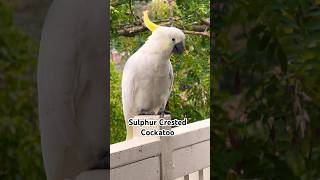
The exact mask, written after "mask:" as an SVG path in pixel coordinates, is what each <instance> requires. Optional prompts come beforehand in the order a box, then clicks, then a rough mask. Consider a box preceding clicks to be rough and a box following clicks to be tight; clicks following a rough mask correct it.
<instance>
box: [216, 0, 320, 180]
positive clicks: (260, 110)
mask: <svg viewBox="0 0 320 180" xmlns="http://www.w3.org/2000/svg"><path fill="white" fill-rule="evenodd" d="M217 7H218V8H216V9H215V10H216V11H214V12H215V13H214V22H215V29H214V32H215V33H216V34H215V43H216V44H215V54H216V55H215V57H214V58H215V60H214V62H215V65H214V70H213V71H214V76H213V78H214V85H215V92H214V101H213V104H212V107H213V113H212V115H213V118H214V119H213V120H212V128H213V132H212V133H213V145H214V146H213V154H212V156H213V157H212V158H213V173H212V174H213V177H214V178H216V179H318V178H320V141H318V137H319V132H320V122H319V119H320V111H319V109H320V103H319V102H320V101H319V98H320V94H319V82H320V73H319V72H320V71H319V69H320V64H319V62H320V50H319V49H320V43H319V42H320V41H319V32H320V26H319V23H320V9H319V7H318V6H317V5H316V4H314V3H312V2H311V1H310V2H309V1H299V0H293V1H282V0H270V1H264V0H257V1H254V2H252V1H248V0H239V1H223V3H220V5H219V6H217Z"/></svg>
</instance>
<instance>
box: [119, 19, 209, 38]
mask: <svg viewBox="0 0 320 180" xmlns="http://www.w3.org/2000/svg"><path fill="white" fill-rule="evenodd" d="M165 21H167V22H165ZM169 21H170V20H169ZM158 22H163V23H160V24H159V25H160V26H168V25H170V22H168V20H160V21H158ZM179 28H181V29H182V31H183V32H184V33H185V34H190V35H199V36H207V37H210V33H209V32H207V31H203V30H202V29H201V28H198V27H196V28H193V29H192V30H188V29H183V28H182V27H179ZM119 29H120V30H118V33H119V35H120V36H127V37H133V36H135V35H137V34H139V33H141V32H144V31H146V30H147V28H146V27H145V26H143V25H130V24H129V25H126V26H124V27H120V28H119Z"/></svg>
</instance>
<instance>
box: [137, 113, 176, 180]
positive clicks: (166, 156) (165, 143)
mask: <svg viewBox="0 0 320 180" xmlns="http://www.w3.org/2000/svg"><path fill="white" fill-rule="evenodd" d="M134 119H150V120H151V119H153V120H159V119H160V116H159V115H139V116H135V117H134ZM164 119H166V120H171V116H170V115H165V116H164ZM142 129H148V130H153V129H156V130H160V129H165V130H171V126H161V127H160V126H143V127H140V126H133V137H134V138H135V137H145V136H142V135H141V130H142ZM160 141H161V164H160V169H161V180H173V160H172V152H173V150H172V138H171V137H170V136H161V137H160Z"/></svg>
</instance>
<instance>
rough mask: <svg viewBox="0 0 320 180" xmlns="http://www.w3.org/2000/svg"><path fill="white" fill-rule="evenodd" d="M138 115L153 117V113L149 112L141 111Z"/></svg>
mask: <svg viewBox="0 0 320 180" xmlns="http://www.w3.org/2000/svg"><path fill="white" fill-rule="evenodd" d="M139 115H155V113H154V112H149V111H146V110H141V112H140V114H139Z"/></svg>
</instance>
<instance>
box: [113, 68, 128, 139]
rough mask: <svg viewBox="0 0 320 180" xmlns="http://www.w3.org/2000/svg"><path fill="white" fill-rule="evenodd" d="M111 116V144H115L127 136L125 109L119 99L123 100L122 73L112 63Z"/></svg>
mask: <svg viewBox="0 0 320 180" xmlns="http://www.w3.org/2000/svg"><path fill="white" fill-rule="evenodd" d="M110 74H111V75H110V82H111V83H110V92H111V94H110V96H111V98H110V112H111V113H110V117H111V118H112V121H111V122H110V132H112V133H110V144H114V143H116V142H118V141H124V140H125V138H126V136H125V133H123V132H126V127H125V124H124V123H123V117H124V116H123V111H122V106H121V103H119V101H120V100H121V93H120V88H121V85H120V82H121V77H120V74H119V73H118V72H117V71H116V69H115V65H114V64H113V63H112V62H111V63H110Z"/></svg>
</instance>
